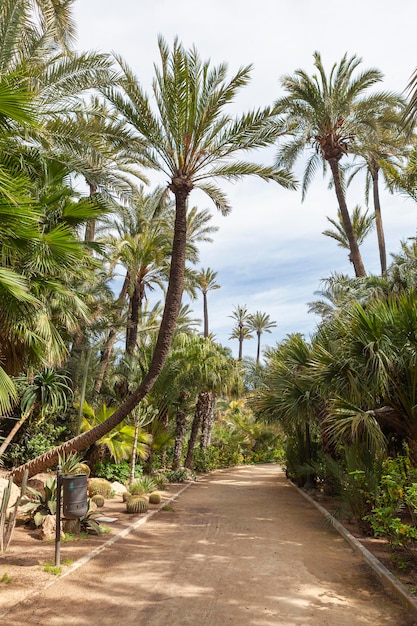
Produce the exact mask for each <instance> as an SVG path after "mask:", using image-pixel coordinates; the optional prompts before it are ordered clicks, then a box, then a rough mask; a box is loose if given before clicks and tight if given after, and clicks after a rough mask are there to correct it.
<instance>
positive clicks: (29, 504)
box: [22, 476, 57, 526]
mask: <svg viewBox="0 0 417 626" xmlns="http://www.w3.org/2000/svg"><path fill="white" fill-rule="evenodd" d="M27 491H28V493H29V494H31V498H30V499H25V500H24V501H22V503H23V507H22V510H23V512H24V513H29V514H30V515H31V517H32V518H33V521H34V523H35V526H40V525H41V524H42V521H43V519H44V518H45V517H46V516H47V515H55V513H56V501H57V488H56V478H52V477H51V476H50V477H49V478H48V479H47V480H46V483H45V489H44V493H41V492H40V491H37V490H36V489H33V488H32V487H28V488H27Z"/></svg>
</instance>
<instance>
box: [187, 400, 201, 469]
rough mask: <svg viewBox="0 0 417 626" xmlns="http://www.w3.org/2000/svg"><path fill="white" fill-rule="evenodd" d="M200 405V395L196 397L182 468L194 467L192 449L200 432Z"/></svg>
mask: <svg viewBox="0 0 417 626" xmlns="http://www.w3.org/2000/svg"><path fill="white" fill-rule="evenodd" d="M202 405H203V401H202V399H201V394H200V395H199V396H198V401H197V406H196V408H195V413H194V419H193V424H192V426H191V434H190V438H189V440H188V448H187V456H186V457H185V461H184V466H185V467H188V469H193V467H194V448H195V444H196V441H197V435H198V431H199V430H200V424H201V416H202Z"/></svg>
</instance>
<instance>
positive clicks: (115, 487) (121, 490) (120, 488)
mask: <svg viewBox="0 0 417 626" xmlns="http://www.w3.org/2000/svg"><path fill="white" fill-rule="evenodd" d="M111 488H112V489H113V491H114V493H115V494H116V495H117V496H120V495H121V494H122V493H124V492H125V491H126V487H125V486H124V485H122V483H118V482H117V480H115V481H114V482H113V483H111Z"/></svg>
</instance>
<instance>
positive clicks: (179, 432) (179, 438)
mask: <svg viewBox="0 0 417 626" xmlns="http://www.w3.org/2000/svg"><path fill="white" fill-rule="evenodd" d="M186 430H187V414H186V412H185V411H183V410H181V409H179V410H178V411H177V419H176V427H175V444H174V455H173V459H172V469H173V470H177V469H178V468H179V466H180V465H181V456H182V448H183V445H184V438H185V433H186Z"/></svg>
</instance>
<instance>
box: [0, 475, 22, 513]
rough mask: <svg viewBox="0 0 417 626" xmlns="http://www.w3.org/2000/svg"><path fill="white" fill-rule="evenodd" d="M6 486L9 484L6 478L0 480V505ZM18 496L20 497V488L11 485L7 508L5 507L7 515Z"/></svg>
mask: <svg viewBox="0 0 417 626" xmlns="http://www.w3.org/2000/svg"><path fill="white" fill-rule="evenodd" d="M8 484H9V479H8V478H0V504H1V502H2V500H3V492H4V490H5V489H6V488H7V485H8ZM19 496H20V487H18V486H17V485H15V484H14V483H12V491H11V493H10V499H9V506H8V507H7V514H9V513H10V512H11V511H12V509H13V505H14V503H15V502H16V500H17V499H18V497H19Z"/></svg>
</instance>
